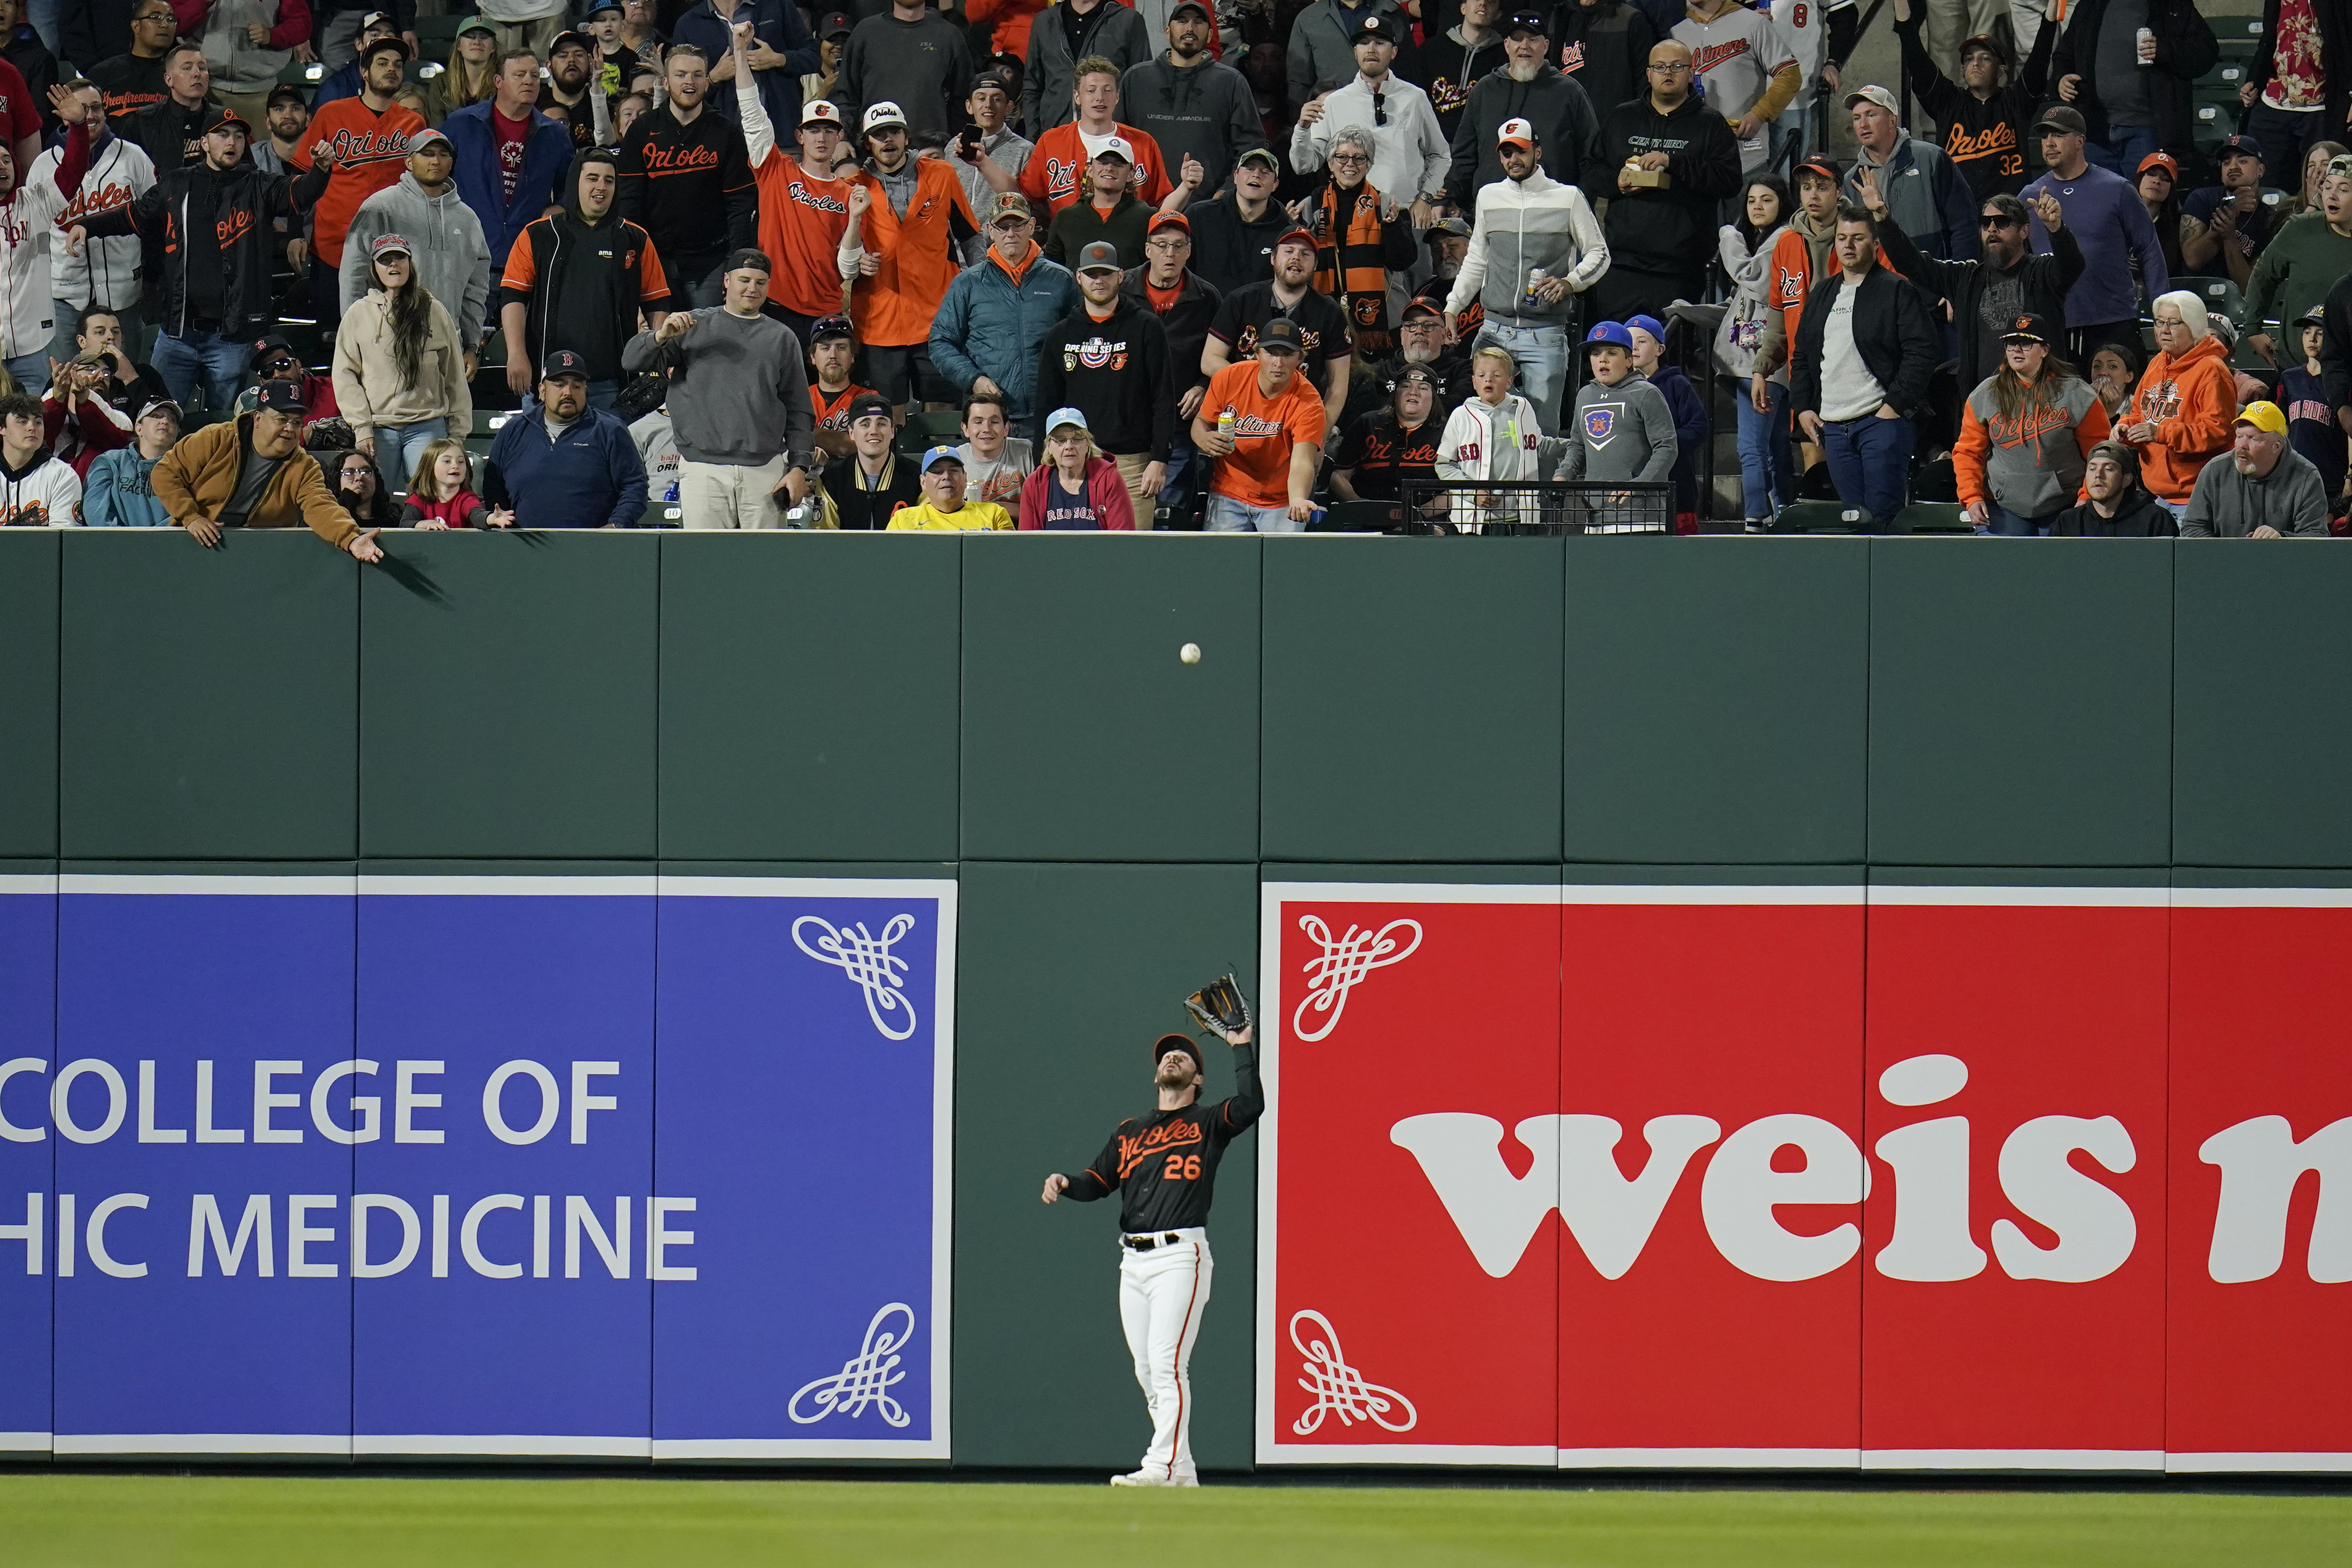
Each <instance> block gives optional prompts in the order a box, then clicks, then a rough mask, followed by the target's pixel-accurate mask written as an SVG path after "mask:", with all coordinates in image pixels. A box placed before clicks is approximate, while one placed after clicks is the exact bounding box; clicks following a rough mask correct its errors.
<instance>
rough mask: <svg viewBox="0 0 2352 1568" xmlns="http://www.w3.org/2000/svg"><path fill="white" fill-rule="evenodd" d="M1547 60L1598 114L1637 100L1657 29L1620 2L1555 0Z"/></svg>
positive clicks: (1630, 7)
mask: <svg viewBox="0 0 2352 1568" xmlns="http://www.w3.org/2000/svg"><path fill="white" fill-rule="evenodd" d="M1551 37H1552V45H1553V49H1552V59H1553V60H1554V62H1555V63H1557V64H1558V65H1559V68H1560V69H1561V70H1563V71H1565V72H1567V73H1568V76H1569V79H1570V80H1572V81H1574V82H1575V83H1576V85H1577V86H1579V87H1580V88H1582V89H1584V96H1585V97H1587V98H1589V99H1591V100H1592V106H1593V108H1594V109H1596V110H1599V111H1600V112H1601V113H1602V114H1606V113H1608V112H1609V110H1612V109H1614V108H1616V107H1617V106H1618V105H1619V104H1621V103H1622V102H1624V101H1625V100H1627V99H1629V98H1639V97H1640V96H1641V95H1642V90H1643V88H1644V87H1645V86H1646V85H1647V84H1646V82H1645V81H1644V80H1643V68H1644V64H1645V62H1646V61H1647V60H1648V59H1649V58H1650V46H1651V45H1653V44H1654V43H1656V42H1657V41H1658V37H1659V33H1658V29H1657V27H1656V26H1654V25H1653V24H1652V22H1651V21H1650V18H1649V17H1648V16H1646V15H1644V14H1643V11H1642V9H1641V8H1640V7H1639V6H1636V5H1627V4H1626V3H1625V0H1560V3H1559V5H1554V6H1553V7H1552V10H1551Z"/></svg>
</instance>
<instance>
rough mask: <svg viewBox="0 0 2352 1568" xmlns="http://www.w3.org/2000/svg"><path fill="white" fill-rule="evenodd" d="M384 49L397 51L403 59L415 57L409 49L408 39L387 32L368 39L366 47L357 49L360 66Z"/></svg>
mask: <svg viewBox="0 0 2352 1568" xmlns="http://www.w3.org/2000/svg"><path fill="white" fill-rule="evenodd" d="M386 49H392V50H395V51H397V52H398V54H399V56H400V58H402V59H404V60H408V59H415V58H416V57H415V54H413V53H412V52H410V50H409V47H408V40H406V39H405V38H403V37H401V36H400V35H399V34H398V33H389V34H386V35H385V36H384V37H381V38H373V39H371V40H369V42H368V46H367V47H365V48H363V49H362V50H360V51H359V62H360V64H361V65H362V66H364V65H366V64H367V63H368V62H369V61H370V60H372V59H373V58H376V56H378V55H380V54H382V53H383V52H384V50H386Z"/></svg>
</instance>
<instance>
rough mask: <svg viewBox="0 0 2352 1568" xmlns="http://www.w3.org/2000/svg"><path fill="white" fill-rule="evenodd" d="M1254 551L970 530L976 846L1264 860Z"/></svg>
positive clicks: (1219, 544)
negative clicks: (1189, 646) (1196, 651)
mask: <svg viewBox="0 0 2352 1568" xmlns="http://www.w3.org/2000/svg"><path fill="white" fill-rule="evenodd" d="M1259 548H1260V546H1259V542H1258V541H1256V540H1255V539H1239V538H1223V537H1211V536H1207V535H1202V534H1187V533H1168V534H1157V533H1155V534H1148V535H1140V536H1137V537H1134V538H1113V537H1107V536H1103V535H1075V534H1074V535H1070V536H1067V537H1055V538H1039V537H1035V536H1034V535H1023V536H1012V537H1002V538H990V537H984V536H980V535H972V536H969V537H967V538H966V539H965V540H964V543H963V575H964V593H963V847H962V853H963V854H964V856H965V857H967V858H973V859H989V860H1010V859H1024V860H1027V859H1034V860H1125V861H1132V860H1246V859H1251V858H1255V856H1256V854H1257V834H1258V824H1257V814H1258V781H1257V773H1258V768H1257V761H1258V759H1257V722H1258V557H1259ZM1186 643H1197V644H1199V645H1200V647H1201V651H1202V658H1201V662H1200V663H1198V664H1191V665H1188V664H1184V663H1181V662H1180V660H1179V659H1178V658H1177V653H1178V650H1179V649H1181V647H1183V646H1184V645H1185V644H1186Z"/></svg>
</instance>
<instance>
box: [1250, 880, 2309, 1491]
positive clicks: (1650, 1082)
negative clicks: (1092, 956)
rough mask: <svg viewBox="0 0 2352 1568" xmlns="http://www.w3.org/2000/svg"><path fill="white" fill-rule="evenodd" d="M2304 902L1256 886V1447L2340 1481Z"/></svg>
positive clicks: (1320, 1452)
mask: <svg viewBox="0 0 2352 1568" xmlns="http://www.w3.org/2000/svg"><path fill="white" fill-rule="evenodd" d="M2199 900H2203V902H2201V903H2200V901H2199ZM2263 900H2268V901H2267V902H2264V901H2263ZM2297 900H2300V902H2297ZM2282 901H2284V907H2281V904H2282ZM2176 903H2177V904H2178V905H2179V907H2178V908H2175V907H2174V906H2175V904H2176ZM2347 905H2352V894H2346V893H2325V894H2315V893H2296V894H2276V893H2271V892H2267V891H2266V892H2263V893H2260V894H2245V893H2230V894H2210V893H2207V894H2198V893H2189V892H2186V891H2184V892H2181V893H2179V894H2177V895H2176V894H2174V893H2173V892H2171V891H2169V890H2168V889H2025V888H2001V889H1969V888H1890V887H1878V888H1874V889H1869V891H1868V896H1867V900H1865V897H1864V889H1862V888H1860V887H1859V886H1853V887H1806V888H1743V887H1721V888H1695V887H1569V888H1565V889H1554V888H1525V887H1468V886H1448V887H1429V886H1411V885H1383V886H1370V885H1363V884H1339V883H1334V884H1269V885H1267V887H1266V888H1265V910H1264V925H1263V931H1264V945H1265V952H1264V962H1263V966H1262V969H1261V973H1262V974H1263V975H1264V976H1265V1006H1264V1009H1263V1012H1264V1023H1263V1026H1262V1030H1263V1034H1264V1037H1265V1062H1266V1075H1267V1083H1268V1088H1269V1092H1270V1095H1271V1098H1272V1104H1271V1109H1270V1110H1269V1112H1268V1115H1267V1118H1266V1121H1265V1123H1264V1124H1263V1132H1264V1137H1265V1145H1264V1148H1263V1150H1262V1152H1261V1164H1260V1202H1259V1247H1260V1278H1259V1281H1258V1310H1259V1321H1258V1401H1257V1411H1256V1416H1257V1453H1258V1458H1259V1460H1260V1462H1261V1463H1277V1464H1278V1463H1318V1462H1319V1463H1334V1462H1344V1463H1364V1462H1398V1463H1414V1462H1424V1463H1425V1462H1438V1463H1462V1464H1498V1463H1523V1464H1543V1465H1549V1464H1559V1465H1561V1466H1565V1467H1570V1468H1606V1467H1612V1466H1617V1467H1626V1466H1640V1467H1674V1466H1710V1467H1771V1466H1793V1467H1806V1468H1818V1467H1825V1466H1833V1467H1846V1466H1863V1467H1867V1468H1970V1469H1973V1468H2025V1469H2097V1470H2107V1469H2128V1468H2177V1469H2304V1470H2311V1469H2352V1398H2347V1395H2352V1348H2348V1347H2347V1345H2346V1343H2345V1342H2344V1336H2343V1334H2342V1332H2341V1329H2342V1324H2343V1322H2344V1314H2345V1310H2346V1307H2347V1304H2352V1296H2347V1295H2346V1294H2345V1290H2346V1289H2347V1285H2352V1054H2347V1052H2346V1051H2345V1050H2344V1049H2343V1048H2342V1040H2343V1038H2344V1035H2345V1029H2344V1025H2345V1022H2346V1020H2347V1015H2352V980H2347V978H2346V976H2345V969H2346V966H2345V965H2344V964H2343V963H2341V961H2340V959H2338V958H2336V955H2338V954H2341V953H2342V952H2345V951H2347V942H2352V908H2347V907H2345V906H2347ZM2331 960H2334V962H2331Z"/></svg>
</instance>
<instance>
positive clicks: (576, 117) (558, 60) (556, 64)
mask: <svg viewBox="0 0 2352 1568" xmlns="http://www.w3.org/2000/svg"><path fill="white" fill-rule="evenodd" d="M595 59H596V51H595V48H594V47H593V45H592V44H591V43H590V42H589V39H588V36H587V35H586V34H585V33H574V32H562V33H558V34H556V35H555V41H554V42H552V43H551V44H549V45H548V46H547V82H546V85H544V86H542V87H541V89H539V107H540V108H541V110H551V109H561V110H562V111H563V115H564V119H565V121H566V123H567V124H568V125H569V126H570V127H571V131H572V151H573V152H574V153H578V152H580V151H581V150H583V148H588V147H594V146H599V145H610V144H611V142H612V140H613V132H612V124H613V121H612V110H611V108H610V106H609V104H608V101H607V100H606V99H605V97H604V92H603V91H602V90H601V89H597V88H596V87H595V85H594V84H593V82H592V81H591V80H590V78H591V77H592V76H593V74H594V71H595Z"/></svg>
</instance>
